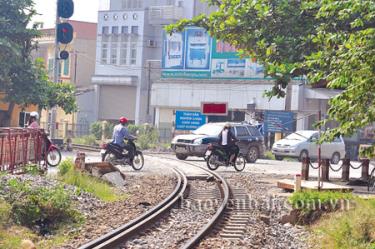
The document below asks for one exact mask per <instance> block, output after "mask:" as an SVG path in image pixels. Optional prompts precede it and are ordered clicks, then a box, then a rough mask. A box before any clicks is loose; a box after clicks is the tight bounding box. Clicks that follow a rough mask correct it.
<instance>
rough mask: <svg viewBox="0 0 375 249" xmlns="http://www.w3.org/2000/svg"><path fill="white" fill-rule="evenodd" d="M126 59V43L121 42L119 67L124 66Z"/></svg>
mask: <svg viewBox="0 0 375 249" xmlns="http://www.w3.org/2000/svg"><path fill="white" fill-rule="evenodd" d="M127 57H128V43H127V42H122V43H121V49H120V65H126V63H127Z"/></svg>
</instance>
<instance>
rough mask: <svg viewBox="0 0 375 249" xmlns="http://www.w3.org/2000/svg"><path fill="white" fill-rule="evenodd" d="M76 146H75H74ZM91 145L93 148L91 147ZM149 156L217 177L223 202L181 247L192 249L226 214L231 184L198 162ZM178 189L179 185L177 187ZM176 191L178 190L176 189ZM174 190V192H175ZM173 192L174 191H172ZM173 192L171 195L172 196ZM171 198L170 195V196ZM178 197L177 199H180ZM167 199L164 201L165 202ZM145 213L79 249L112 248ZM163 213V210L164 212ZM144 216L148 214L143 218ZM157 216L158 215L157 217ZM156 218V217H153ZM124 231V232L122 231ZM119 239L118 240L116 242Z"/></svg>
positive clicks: (123, 239) (87, 147)
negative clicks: (110, 237) (187, 166)
mask: <svg viewBox="0 0 375 249" xmlns="http://www.w3.org/2000/svg"><path fill="white" fill-rule="evenodd" d="M73 147H74V146H73ZM78 147H79V145H77V146H76V148H78ZM90 147H91V148H90ZM81 149H88V150H90V149H92V150H95V151H98V149H99V148H98V147H95V146H82V147H81ZM148 156H151V157H158V158H162V159H167V160H172V161H179V162H180V163H184V164H187V165H190V166H193V167H196V168H199V169H201V170H203V171H205V172H207V173H208V174H209V175H211V176H213V177H214V178H216V180H217V181H216V182H217V184H218V187H219V189H220V192H221V195H222V199H223V201H222V203H221V205H220V207H219V208H218V209H217V211H216V213H215V214H214V216H213V217H212V218H211V219H210V220H209V221H208V222H207V223H206V225H205V226H204V227H202V228H201V229H200V230H199V231H198V233H197V234H196V235H195V236H194V237H193V238H191V239H189V240H188V241H187V242H186V243H185V244H184V245H183V246H181V247H180V248H181V249H190V248H194V247H195V246H196V245H197V244H198V243H199V242H200V241H201V240H202V239H203V238H204V237H205V236H206V235H207V234H208V233H210V232H211V230H212V229H213V227H214V226H215V225H216V224H217V222H219V220H220V218H221V217H222V215H223V214H224V212H225V211H226V208H227V206H228V202H229V197H230V188H229V185H228V183H227V181H226V180H225V179H224V178H223V177H222V176H220V175H219V174H217V173H215V172H212V171H210V170H208V169H206V168H203V167H201V166H198V165H196V164H193V163H189V162H184V161H181V160H177V159H174V158H169V157H165V156H160V155H159V156H158V155H155V154H153V153H152V154H149V155H148ZM174 170H175V171H176V172H178V174H180V175H182V176H184V177H185V179H186V176H185V175H184V174H183V173H181V171H179V170H177V169H174ZM178 184H180V180H179V183H178ZM186 184H187V180H186V181H185V183H184V191H185V189H186ZM176 189H177V187H176ZM175 191H176V190H175ZM175 191H174V192H175ZM180 193H181V194H179V197H178V199H179V198H180V197H181V196H182V195H183V192H180ZM172 194H173V193H172ZM172 194H171V196H172ZM168 198H169V197H168ZM168 198H166V199H168ZM178 199H177V200H178ZM164 202H165V201H163V203H164ZM172 205H173V204H171V205H169V207H171V206H172ZM157 208H158V206H157V207H155V208H153V209H152V210H150V211H149V212H151V211H153V210H154V209H157ZM149 212H147V213H145V214H144V215H142V216H141V217H139V218H137V219H135V220H133V221H131V222H129V223H128V224H125V225H124V226H122V227H120V228H118V229H116V230H114V231H112V232H111V233H109V234H107V235H104V236H102V237H100V238H99V239H97V240H94V241H92V242H91V243H89V244H86V245H84V246H82V247H80V248H79V249H91V248H95V249H96V248H98V249H99V248H111V247H109V246H112V247H113V245H115V244H118V242H119V241H125V240H126V238H129V234H127V233H126V230H127V229H130V228H131V226H134V225H137V222H143V221H142V220H143V219H145V218H146V217H147V214H148V213H149ZM154 212H157V210H154ZM157 213H159V212H157ZM162 213H163V212H162ZM143 216H146V217H144V218H143V219H142V217H143ZM155 218H157V216H156V217H155ZM152 220H154V219H152ZM150 222H152V221H147V222H146V221H145V222H143V223H142V225H141V226H142V227H143V226H144V225H145V224H148V223H150ZM139 228H140V227H138V228H137V229H134V230H131V234H134V232H136V231H137V230H138V229H139ZM122 231H123V232H122ZM111 234H114V235H113V236H112V239H113V242H111V241H112V240H109V239H107V242H105V240H106V236H109V235H111ZM116 241H117V242H116ZM99 242H101V243H102V246H93V245H99V244H100V243H99Z"/></svg>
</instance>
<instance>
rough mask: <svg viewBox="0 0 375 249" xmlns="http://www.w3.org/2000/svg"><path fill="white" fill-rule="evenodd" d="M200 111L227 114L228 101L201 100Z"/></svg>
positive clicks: (214, 114)
mask: <svg viewBox="0 0 375 249" xmlns="http://www.w3.org/2000/svg"><path fill="white" fill-rule="evenodd" d="M201 112H202V114H205V115H211V116H226V115H228V103H216V102H203V103H202V104H201Z"/></svg>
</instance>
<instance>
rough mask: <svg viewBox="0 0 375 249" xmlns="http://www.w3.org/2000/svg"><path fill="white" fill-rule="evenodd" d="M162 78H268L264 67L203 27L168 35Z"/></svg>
mask: <svg viewBox="0 0 375 249" xmlns="http://www.w3.org/2000/svg"><path fill="white" fill-rule="evenodd" d="M162 67H163V68H162V78H192V79H210V78H212V79H226V78H227V79H264V68H263V66H262V65H259V64H257V63H256V60H255V59H253V58H249V57H244V58H241V57H240V56H239V54H238V51H237V50H236V48H234V47H233V46H231V45H229V44H227V43H224V42H221V41H218V40H216V39H212V38H211V37H210V36H209V35H208V33H207V32H206V31H205V29H203V28H198V27H188V28H186V29H185V30H184V31H183V32H182V33H173V34H172V35H167V34H165V35H164V41H163V58H162Z"/></svg>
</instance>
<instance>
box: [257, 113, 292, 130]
mask: <svg viewBox="0 0 375 249" xmlns="http://www.w3.org/2000/svg"><path fill="white" fill-rule="evenodd" d="M294 125H295V119H294V113H293V112H287V111H265V112H264V131H265V132H266V133H267V132H281V133H290V132H294Z"/></svg>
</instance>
